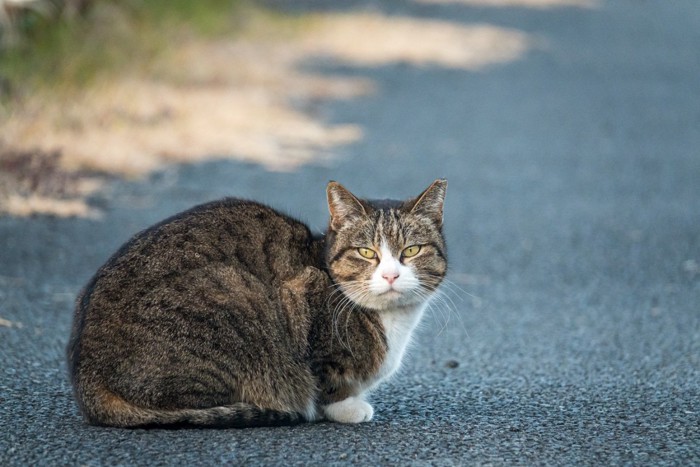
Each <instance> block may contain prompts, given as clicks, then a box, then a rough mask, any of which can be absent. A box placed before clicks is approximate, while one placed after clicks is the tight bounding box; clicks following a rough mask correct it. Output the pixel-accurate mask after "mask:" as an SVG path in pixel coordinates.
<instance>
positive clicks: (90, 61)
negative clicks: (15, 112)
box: [0, 0, 251, 100]
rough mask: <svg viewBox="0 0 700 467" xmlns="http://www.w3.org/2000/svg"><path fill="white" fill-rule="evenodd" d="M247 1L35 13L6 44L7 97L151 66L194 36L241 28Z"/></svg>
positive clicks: (192, 0) (133, 2)
mask: <svg viewBox="0 0 700 467" xmlns="http://www.w3.org/2000/svg"><path fill="white" fill-rule="evenodd" d="M250 9H251V4H250V3H249V2H246V1H244V0H96V1H94V2H93V4H92V5H91V7H90V8H89V10H88V11H87V12H86V14H85V15H84V16H83V17H77V18H72V19H66V18H64V17H61V16H57V17H45V16H43V15H40V14H38V13H35V12H31V11H28V12H27V13H26V14H25V15H23V16H22V18H21V23H20V24H19V25H18V26H19V30H20V33H21V34H22V39H23V40H22V42H21V43H20V44H19V45H17V46H13V47H10V48H5V49H3V50H0V83H2V84H3V86H2V88H3V89H4V90H5V91H2V90H0V97H5V100H7V97H8V96H7V95H5V96H1V95H2V94H3V93H4V94H7V92H8V91H7V90H8V89H9V90H10V93H11V94H13V95H17V94H20V95H21V94H22V93H25V92H32V91H33V90H35V89H37V88H38V87H40V88H48V89H49V90H51V91H58V90H60V89H71V90H75V89H80V88H81V87H83V86H85V85H87V84H89V83H90V82H93V81H94V80H96V79H99V78H100V77H103V76H109V75H110V74H113V73H128V72H130V71H134V70H143V69H148V68H149V67H151V66H153V63H154V60H155V59H156V58H157V57H158V56H159V55H160V54H161V53H163V52H164V51H166V50H167V49H168V47H172V46H177V44H178V43H179V42H181V41H182V40H184V39H186V38H187V37H191V36H193V35H194V36H198V37H217V36H223V35H232V34H237V33H239V32H240V31H241V30H242V29H243V26H244V24H245V17H246V15H248V14H249V11H250Z"/></svg>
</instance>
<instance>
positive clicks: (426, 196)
mask: <svg viewBox="0 0 700 467" xmlns="http://www.w3.org/2000/svg"><path fill="white" fill-rule="evenodd" d="M446 193H447V180H445V179H444V178H440V179H438V180H435V181H434V182H433V183H432V184H431V185H430V186H429V187H428V188H427V189H426V190H425V191H424V192H423V193H421V194H420V195H419V196H418V197H417V198H416V200H415V201H414V202H413V206H412V207H411V213H414V214H421V215H424V216H427V217H429V218H430V219H432V220H433V222H435V223H436V224H437V225H438V226H441V225H442V211H443V206H444V204H445V194H446Z"/></svg>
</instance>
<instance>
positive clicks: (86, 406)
mask: <svg viewBox="0 0 700 467" xmlns="http://www.w3.org/2000/svg"><path fill="white" fill-rule="evenodd" d="M90 399H92V400H91V402H93V403H85V402H88V401H86V400H85V399H83V402H84V403H83V404H81V406H82V407H81V408H82V412H83V415H84V416H85V418H86V419H87V421H88V422H89V423H91V424H93V425H102V426H115V427H122V428H136V427H157V426H198V427H212V428H246V427H256V426H280V425H296V424H299V423H303V422H305V421H307V420H306V418H305V417H304V416H303V415H302V414H301V413H298V412H284V411H279V410H272V409H262V408H259V407H256V406H255V405H252V404H248V403H246V402H237V403H235V404H231V405H225V406H220V407H211V408H206V409H179V410H160V409H149V408H143V407H138V406H136V405H133V404H131V403H129V402H127V401H126V400H124V399H122V398H121V397H119V396H117V395H115V394H113V393H111V392H108V391H104V392H102V393H101V394H100V396H99V397H97V398H90Z"/></svg>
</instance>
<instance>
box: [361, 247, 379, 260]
mask: <svg viewBox="0 0 700 467" xmlns="http://www.w3.org/2000/svg"><path fill="white" fill-rule="evenodd" d="M357 251H358V252H359V253H360V255H362V257H363V258H367V259H374V258H376V257H377V253H375V252H374V250H370V249H369V248H358V249H357Z"/></svg>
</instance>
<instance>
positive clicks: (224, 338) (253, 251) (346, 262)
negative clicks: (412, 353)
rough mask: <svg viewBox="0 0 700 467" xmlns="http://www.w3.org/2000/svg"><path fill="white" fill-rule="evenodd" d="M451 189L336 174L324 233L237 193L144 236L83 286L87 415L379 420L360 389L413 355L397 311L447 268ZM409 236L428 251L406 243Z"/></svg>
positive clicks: (130, 420) (96, 419)
mask: <svg viewBox="0 0 700 467" xmlns="http://www.w3.org/2000/svg"><path fill="white" fill-rule="evenodd" d="M445 188H446V182H445V181H443V180H438V181H436V182H434V183H433V184H432V185H431V186H430V187H429V188H428V189H427V190H426V191H425V192H423V194H421V195H420V196H419V197H417V198H415V199H412V200H409V201H406V202H397V201H381V202H370V201H366V200H359V199H358V198H355V197H354V196H353V195H352V194H350V192H348V191H347V190H346V189H345V188H343V187H342V186H340V185H339V184H337V183H335V182H331V183H330V184H329V186H328V190H327V193H328V201H329V208H330V212H331V222H330V227H329V230H328V232H327V234H326V235H322V236H314V235H312V234H311V232H310V231H309V229H308V227H306V226H305V225H304V224H302V223H301V222H299V221H297V220H295V219H292V218H290V217H288V216H286V215H283V214H280V213H279V212H277V211H275V210H273V209H271V208H269V207H267V206H264V205H261V204H258V203H255V202H252V201H245V200H238V199H224V200H221V201H216V202H212V203H209V204H205V205H202V206H198V207H195V208H193V209H191V210H189V211H186V212H184V213H181V214H179V215H176V216H174V217H172V218H170V219H167V220H165V221H163V222H161V223H159V224H157V225H155V226H153V227H151V228H149V229H147V230H145V231H143V232H141V233H139V234H137V235H135V236H134V237H133V238H132V239H131V240H130V241H129V242H127V243H126V244H125V245H124V246H123V247H121V248H120V249H119V251H117V252H116V253H115V254H114V256H112V257H111V258H110V259H109V260H108V261H107V263H106V264H105V265H104V266H102V267H101V268H100V269H99V270H98V271H97V273H96V274H95V276H94V277H93V278H92V279H91V280H90V281H89V283H88V284H87V286H86V287H85V288H84V289H83V291H82V292H81V295H80V297H79V298H78V302H77V307H76V312H75V317H74V325H73V332H72V335H71V339H70V342H69V345H68V363H69V368H70V373H71V379H72V382H73V386H74V392H75V396H76V399H77V401H78V404H79V406H80V409H81V412H82V414H83V415H84V417H85V418H86V420H87V421H88V422H89V423H92V424H97V425H109V426H120V427H135V426H152V425H174V424H189V425H197V426H217V427H244V426H260V425H276V424H293V423H297V422H303V421H313V420H317V419H320V418H323V417H326V418H330V419H332V420H336V421H341V422H360V421H364V420H368V419H369V418H371V416H372V409H371V406H369V404H367V403H366V402H365V401H364V398H363V394H364V392H365V391H367V390H368V389H369V388H371V387H373V386H375V385H376V384H377V383H379V382H380V380H381V379H383V378H385V377H386V376H388V375H389V374H390V373H393V371H394V370H395V369H396V367H397V366H398V363H400V357H401V355H403V347H402V348H401V349H400V350H401V352H399V353H398V354H397V352H391V350H392V349H390V348H389V346H390V345H393V344H392V342H395V341H396V339H395V338H394V337H392V336H396V335H397V332H398V331H397V330H399V327H397V328H396V329H393V328H392V329H387V326H393V324H388V323H394V322H397V323H398V322H399V321H400V320H401V316H403V315H407V314H411V313H414V314H411V316H412V317H413V318H412V319H414V321H415V320H417V319H419V318H420V313H421V312H422V308H423V305H424V304H425V301H426V298H427V297H429V295H430V294H431V293H432V292H433V291H434V290H435V289H436V288H437V286H438V285H439V283H440V281H441V280H442V277H443V276H444V274H445V271H446V265H447V263H446V257H445V243H444V240H443V237H442V233H441V231H442V229H441V226H442V205H443V200H444V195H445ZM408 244H411V245H420V248H419V250H420V252H419V254H417V255H415V256H414V257H411V258H402V256H401V255H402V253H401V252H402V251H403V250H404V249H405V248H406V247H407V246H408ZM361 247H362V248H364V247H366V248H371V249H376V251H377V252H379V251H380V247H381V248H384V250H381V251H382V252H384V253H382V254H383V255H384V256H383V257H385V261H383V262H382V261H380V260H379V254H378V255H377V257H376V258H373V259H368V258H365V257H362V256H360V255H359V253H358V248H361ZM387 251H390V252H391V253H392V256H393V255H396V256H397V258H398V259H395V260H394V263H391V268H393V269H396V271H394V270H393V269H392V271H391V273H390V274H391V275H387V274H388V273H386V271H385V269H386V267H387V266H386V264H389V263H388V261H389V259H390V258H388V257H386V252H387ZM411 251H414V250H411ZM399 270H400V271H402V272H401V273H399ZM382 271H384V272H382ZM381 274H384V277H385V279H382V278H381V277H380V276H381ZM411 275H413V279H411V278H410V277H409V276H411ZM387 277H389V278H390V279H386V278H387ZM388 280H391V281H392V283H393V284H394V285H391V284H390V285H389V288H390V290H389V291H388V292H383V293H376V291H375V292H372V291H371V290H370V289H371V287H375V288H376V287H377V281H379V287H384V286H386V285H387V284H384V283H383V282H382V281H388ZM411 280H412V281H413V282H411ZM373 281H374V283H373ZM394 281H395V282H394ZM402 281H403V282H402ZM400 284H407V285H403V286H401V287H404V288H405V290H403V289H401V287H399V286H400ZM411 284H413V285H411ZM410 287H414V288H413V289H410ZM416 313H417V314H416ZM407 316H408V315H407ZM389 318H390V319H389ZM397 319H398V320H399V321H397ZM397 326H398V325H397ZM411 331H412V328H411V329H410V330H408V333H409V334H410V332H411ZM402 332H403V331H402ZM399 337H400V338H401V339H400V340H399V341H400V342H401V345H402V346H405V342H406V340H407V338H408V337H409V336H408V335H406V336H404V335H403V334H400V335H399ZM403 337H406V339H403ZM399 341H396V342H399ZM396 355H399V357H398V362H394V361H393V360H396ZM387 356H391V358H390V359H389V360H391V363H390V365H389V366H391V368H388V369H387V365H388V363H387V362H388V361H389V360H388V359H387ZM388 370H391V371H388Z"/></svg>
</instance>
